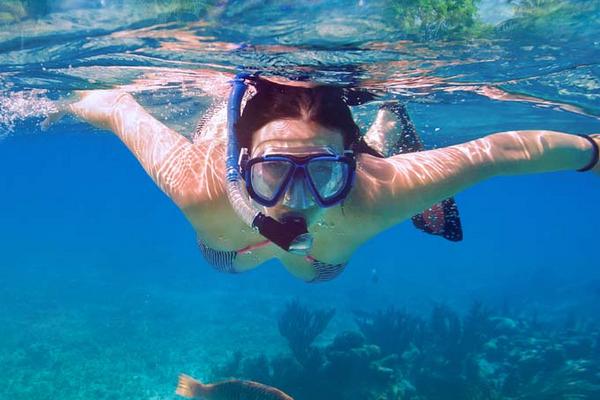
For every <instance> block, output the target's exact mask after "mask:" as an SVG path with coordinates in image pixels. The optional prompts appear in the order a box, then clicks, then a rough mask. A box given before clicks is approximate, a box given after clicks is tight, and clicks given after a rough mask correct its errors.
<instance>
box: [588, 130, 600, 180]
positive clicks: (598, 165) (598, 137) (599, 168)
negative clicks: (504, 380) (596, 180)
mask: <svg viewBox="0 0 600 400" xmlns="http://www.w3.org/2000/svg"><path fill="white" fill-rule="evenodd" d="M590 137H591V138H592V139H594V140H595V141H596V143H597V144H598V147H600V133H596V134H594V135H590ZM592 172H593V173H595V174H596V175H600V161H598V162H597V163H596V165H595V166H594V168H592Z"/></svg>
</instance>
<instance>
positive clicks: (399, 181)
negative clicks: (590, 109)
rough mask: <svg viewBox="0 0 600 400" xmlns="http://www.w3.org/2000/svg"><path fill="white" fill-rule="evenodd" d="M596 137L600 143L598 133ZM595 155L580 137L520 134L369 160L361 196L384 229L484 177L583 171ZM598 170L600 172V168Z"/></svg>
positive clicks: (365, 161) (363, 163)
mask: <svg viewBox="0 0 600 400" xmlns="http://www.w3.org/2000/svg"><path fill="white" fill-rule="evenodd" d="M594 139H595V140H596V142H598V143H599V144H600V138H599V137H598V136H597V135H596V136H594ZM594 151H596V149H594V147H593V146H592V144H591V143H590V142H589V141H588V140H587V139H585V138H582V137H579V136H576V135H570V134H566V133H561V132H553V131H514V132H502V133H496V134H493V135H489V136H486V137H484V138H482V139H478V140H473V141H471V142H467V143H464V144H460V145H456V146H451V147H446V148H443V149H437V150H430V151H423V152H419V153H410V154H401V155H397V156H394V157H390V158H387V159H377V158H375V157H370V156H363V157H361V160H360V163H359V168H360V170H361V171H362V172H363V173H361V174H358V179H360V180H362V182H359V183H358V185H357V187H361V190H360V192H359V193H358V194H357V197H358V201H359V204H360V205H361V207H362V209H363V210H364V211H363V212H367V213H368V214H369V216H370V217H371V218H372V220H373V221H374V223H375V226H376V227H377V229H376V230H377V231H379V230H382V229H385V228H387V227H389V226H392V225H394V224H396V223H398V222H400V221H402V220H404V219H406V218H408V217H410V216H411V215H414V214H415V213H417V212H420V211H422V210H424V209H426V208H428V207H430V206H431V205H432V204H434V203H436V202H438V201H440V200H441V199H444V198H446V197H449V196H452V195H454V194H456V193H457V192H460V191H461V190H463V189H466V188H467V187H469V186H472V185H474V184H476V183H478V182H480V181H482V180H484V179H487V178H491V177H493V176H500V175H517V174H527V173H536V172H551V171H561V170H577V169H579V168H582V167H584V166H586V165H587V164H589V162H590V161H591V160H592V159H593V157H594V153H593V152H594ZM594 170H595V171H596V172H600V166H599V165H596V167H595V168H594Z"/></svg>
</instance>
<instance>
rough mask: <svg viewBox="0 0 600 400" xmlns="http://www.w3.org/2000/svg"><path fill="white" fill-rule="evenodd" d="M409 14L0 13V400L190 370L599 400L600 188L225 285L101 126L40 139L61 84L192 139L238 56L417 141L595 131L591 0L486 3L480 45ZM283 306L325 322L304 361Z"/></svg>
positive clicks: (571, 181) (425, 394) (229, 10)
mask: <svg viewBox="0 0 600 400" xmlns="http://www.w3.org/2000/svg"><path fill="white" fill-rule="evenodd" d="M414 3H415V2H399V1H398V2H392V1H388V2H386V1H369V0H362V1H358V0H357V1H341V0H337V1H327V2H325V1H311V2H307V3H306V4H304V5H302V6H299V5H297V4H295V3H294V2H291V1H290V2H287V1H279V2H265V3H263V2H258V1H256V2H255V1H246V2H241V1H229V2H228V1H219V2H205V3H200V2H195V3H188V2H183V1H180V2H158V1H155V2H147V3H142V2H141V1H134V0H129V1H128V0H121V1H108V0H107V1H90V2H83V1H48V2H33V1H30V2H16V1H3V2H2V3H0V171H2V172H1V173H0V195H1V197H0V205H1V207H0V254H2V256H1V257H0V371H2V373H1V374H0V399H2V400H3V399H10V400H16V399H33V398H36V399H50V398H52V399H68V400H70V399H84V398H85V399H90V398H93V399H117V398H119V399H174V398H177V396H175V394H174V389H175V385H176V381H177V375H178V374H179V373H181V372H184V373H187V374H190V375H193V376H195V377H197V378H199V379H201V380H204V381H213V380H217V379H220V378H225V377H236V378H246V379H255V380H259V381H263V382H265V383H269V384H273V385H275V386H278V387H280V388H281V389H282V390H284V391H286V392H288V393H290V394H291V395H293V396H294V398H295V399H299V400H301V399H314V400H320V399H344V400H346V399H390V400H391V399H394V400H396V399H400V398H401V399H463V398H469V399H488V398H514V399H517V398H518V399H596V398H600V342H599V340H600V339H599V334H598V327H599V326H600V325H599V321H598V317H597V315H599V311H600V309H599V306H598V305H599V304H600V269H599V268H598V267H599V266H600V262H598V252H597V240H598V239H597V236H598V226H599V222H600V216H599V215H598V207H597V204H598V200H599V199H600V181H599V180H598V176H595V175H593V174H590V173H588V174H577V173H574V172H564V173H554V174H542V175H536V176H521V177H506V178H495V179H493V180H491V181H488V182H484V183H482V184H480V185H477V186H476V187H473V188H471V189H468V190H467V191H465V192H463V193H460V194H458V195H457V196H456V199H457V202H458V205H459V209H460V212H461V218H462V223H463V229H464V232H465V240H464V241H463V242H460V243H450V242H447V241H444V240H443V239H440V238H438V237H433V236H429V235H425V234H423V233H422V232H420V231H417V230H416V229H414V228H413V227H412V225H411V224H410V222H407V223H404V224H402V225H400V226H397V227H394V228H393V229H390V230H389V231H387V232H384V233H382V234H381V235H379V236H378V237H377V238H375V239H373V240H371V241H370V242H368V243H367V244H365V245H364V246H362V247H361V248H360V249H359V250H358V251H357V253H356V254H355V255H354V257H353V258H352V260H351V263H350V264H349V266H348V268H347V270H346V271H345V272H344V273H343V274H342V275H341V276H340V277H339V278H337V279H336V280H334V281H332V282H329V283H324V284H318V285H308V284H305V283H303V282H301V281H298V280H296V279H294V278H293V277H291V276H290V275H289V274H287V273H286V272H285V271H284V270H283V268H282V267H281V265H280V264H279V263H278V262H275V261H271V262H268V263H266V264H265V265H264V266H261V267H260V268H257V269H256V270H253V271H251V272H248V273H245V274H240V275H236V276H229V275H225V274H219V273H217V272H215V271H214V270H213V269H212V268H211V267H209V266H208V265H207V264H206V263H205V262H204V260H203V259H202V258H201V255H200V253H199V251H198V249H197V248H196V244H195V235H194V232H193V230H192V228H191V226H189V224H188V223H187V221H186V220H185V219H184V217H183V215H182V214H181V213H180V212H179V211H178V209H177V208H176V207H175V206H174V205H173V204H172V203H171V202H170V200H169V199H168V198H167V197H165V195H164V194H163V193H162V192H160V190H159V189H157V188H156V187H155V186H154V184H153V183H152V181H151V180H150V179H149V178H148V177H147V175H146V174H145V172H144V171H143V170H142V169H141V167H140V166H139V164H138V163H137V161H136V160H135V159H134V158H133V157H132V155H131V154H130V153H129V152H128V151H127V150H126V148H125V147H124V146H123V145H122V144H121V142H120V141H119V140H118V139H117V138H116V137H115V136H112V135H111V134H110V133H107V132H103V131H99V130H97V129H95V128H92V127H90V126H88V125H86V124H83V123H81V122H79V121H76V120H74V119H72V118H65V119H63V120H61V121H60V122H59V123H57V124H55V125H53V126H52V127H51V128H50V129H49V130H48V131H46V132H42V131H41V129H40V127H39V124H40V122H41V121H42V120H43V119H44V118H45V116H46V115H47V114H48V113H49V112H51V111H52V110H53V107H54V106H53V101H56V100H58V99H62V98H65V97H66V96H68V95H69V93H70V92H71V91H72V90H80V89H97V88H108V87H123V88H125V89H127V90H129V91H131V92H133V93H134V94H135V96H136V98H137V99H138V100H139V101H140V102H141V103H142V104H144V106H145V107H147V108H148V109H149V110H150V111H151V112H152V113H153V114H154V115H155V116H156V117H157V118H159V119H161V120H162V121H164V122H165V123H166V124H167V125H169V126H170V127H172V128H174V129H176V130H177V131H179V132H181V133H182V134H186V135H189V134H190V133H191V132H192V130H193V128H194V125H195V123H196V121H197V118H198V116H199V115H201V114H202V113H203V112H205V111H206V110H207V109H209V108H210V107H211V105H212V103H213V100H212V98H213V97H214V96H215V95H218V94H219V93H216V92H218V88H215V87H208V88H207V87H206V86H207V85H206V79H207V77H208V76H210V75H211V74H213V73H215V72H220V73H229V74H230V73H233V72H234V71H235V68H236V66H238V65H245V66H246V67H248V68H252V69H257V70H261V71H265V73H266V74H272V75H286V76H297V75H300V74H302V75H307V76H308V77H310V78H311V79H313V80H316V81H320V82H323V83H329V84H340V85H357V86H361V87H364V88H368V89H371V90H375V91H380V92H381V93H382V94H383V95H384V96H385V97H386V98H397V99H401V100H402V101H405V102H406V103H407V104H408V110H409V112H410V114H411V116H412V118H413V120H414V122H415V124H416V126H417V128H418V130H419V132H420V134H421V136H422V138H423V141H424V142H425V145H426V147H428V148H433V147H441V146H446V145H450V144H454V143H460V142H464V141H467V140H471V139H474V138H478V137H482V136H484V135H486V134H490V133H493V132H498V131H503V130H517V129H552V130H559V131H564V132H571V133H593V132H600V121H599V119H598V118H599V116H600V106H599V104H600V103H599V100H600V65H599V64H598V60H600V57H599V56H600V42H599V41H598V37H600V36H599V33H600V23H599V21H600V3H599V2H598V1H571V2H567V1H553V0H551V1H546V2H544V1H541V2H525V1H522V2H520V3H519V2H511V3H504V2H500V1H481V2H478V3H477V7H478V12H477V21H478V23H479V24H480V25H481V26H480V27H478V28H477V29H475V28H472V29H470V30H464V29H463V30H460V29H457V28H456V26H454V25H453V23H452V21H450V20H443V19H440V20H436V21H434V22H432V23H429V24H427V25H426V24H425V23H424V22H422V21H419V20H418V19H417V20H412V24H408V22H411V21H408V22H407V20H406V19H402V17H401V16H400V14H399V12H398V9H397V7H396V6H398V5H402V6H403V7H405V8H406V9H410V4H414ZM527 3H536V4H538V5H541V6H543V7H540V8H537V9H536V8H532V7H530V8H526V5H527ZM407 4H408V5H407ZM519 4H520V5H519ZM540 10H542V11H540ZM544 10H545V11H544ZM424 15H425V14H422V15H421V17H422V18H424ZM455 25H456V24H455ZM459 25H460V24H459ZM240 44H245V45H246V46H243V47H240ZM484 88H488V89H487V90H484ZM211 90H212V92H211ZM494 90H502V91H504V92H506V93H509V94H511V95H513V98H512V99H506V100H500V99H498V98H494V96H493V95H490V93H492V94H493V93H496V92H495V91H494ZM207 91H208V93H207ZM486 93H487V95H486ZM516 96H520V97H516ZM374 110H375V106H374V105H367V106H363V107H358V108H355V109H354V110H353V112H354V113H355V115H356V117H357V120H358V121H359V123H360V124H361V126H363V127H366V126H368V123H369V121H370V119H371V118H372V117H373V111H374ZM294 299H298V300H299V301H300V302H301V304H302V305H303V306H305V307H307V308H308V310H309V311H311V312H315V311H316V310H319V309H329V308H333V309H335V315H334V316H333V318H332V319H331V321H330V322H329V324H328V325H327V327H326V329H325V330H324V331H323V332H322V333H321V334H320V335H319V336H318V337H317V338H316V340H315V342H314V343H313V345H314V346H315V348H316V349H317V350H314V351H315V352H316V353H315V354H318V355H319V357H320V358H319V357H317V360H316V361H314V362H315V364H314V365H309V366H308V367H307V365H308V364H307V362H306V360H303V359H302V357H301V356H299V355H298V354H293V353H292V352H291V350H290V347H289V346H288V343H287V341H286V339H285V337H284V335H282V334H281V333H280V331H279V329H278V321H279V320H280V318H281V316H282V315H293V316H294V315H295V316H296V317H299V315H297V314H293V309H292V308H290V307H289V304H290V303H289V301H291V300H294ZM477 302H480V303H481V304H482V305H483V306H482V307H483V309H478V308H473V307H474V306H473V304H474V303H475V304H478V303H477ZM390 307H394V308H393V309H392V310H394V311H392V312H390V313H388V314H377V313H381V312H384V311H385V310H389V309H390ZM286 310H287V312H288V314H285V312H286ZM404 312H405V313H406V315H405V314H404ZM459 321H460V322H459ZM457 327H459V328H457ZM348 331H351V332H361V334H362V335H363V338H362V339H361V338H360V336H357V335H356V334H347V333H346V334H344V332H348ZM375 346H376V347H375ZM238 351H239V352H241V353H242V361H241V362H240V363H239V365H234V364H235V363H232V362H231V360H232V359H235V353H236V352H238ZM261 355H264V358H260V357H259V356H261ZM228 363H229V364H230V365H229V366H228V367H227V368H226V364H228ZM305 364H306V365H305Z"/></svg>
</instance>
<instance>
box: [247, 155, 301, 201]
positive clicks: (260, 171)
mask: <svg viewBox="0 0 600 400" xmlns="http://www.w3.org/2000/svg"><path fill="white" fill-rule="evenodd" d="M291 169H292V164H291V163H290V162H286V161H261V162H258V163H256V164H254V165H252V168H251V170H250V179H251V182H252V189H253V190H254V192H255V193H256V194H257V195H258V196H260V197H261V198H263V199H264V200H267V201H272V200H273V199H274V198H275V196H277V193H278V192H279V190H280V189H281V186H282V185H283V184H284V183H285V180H286V177H287V176H288V174H289V173H290V170H291Z"/></svg>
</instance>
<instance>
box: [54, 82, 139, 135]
mask: <svg viewBox="0 0 600 400" xmlns="http://www.w3.org/2000/svg"><path fill="white" fill-rule="evenodd" d="M126 98H131V95H130V94H129V93H128V92H125V91H123V90H119V89H108V90H84V91H76V92H74V93H73V95H71V96H70V97H68V98H67V99H65V100H62V101H59V102H57V103H56V107H57V111H56V112H55V113H52V114H50V115H49V116H48V117H47V118H46V119H45V120H44V121H42V129H43V130H45V129H48V127H49V126H50V125H51V124H53V123H54V122H56V121H58V120H60V119H61V118H62V117H63V116H64V115H66V114H71V115H73V116H75V117H78V118H80V119H81V120H83V121H86V122H88V123H90V124H92V125H94V126H96V127H98V128H101V129H108V128H109V126H110V120H111V118H112V115H113V112H114V110H116V109H117V106H118V104H119V103H120V102H121V101H123V100H124V99H126Z"/></svg>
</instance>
